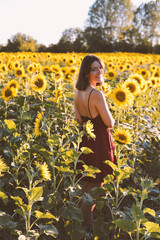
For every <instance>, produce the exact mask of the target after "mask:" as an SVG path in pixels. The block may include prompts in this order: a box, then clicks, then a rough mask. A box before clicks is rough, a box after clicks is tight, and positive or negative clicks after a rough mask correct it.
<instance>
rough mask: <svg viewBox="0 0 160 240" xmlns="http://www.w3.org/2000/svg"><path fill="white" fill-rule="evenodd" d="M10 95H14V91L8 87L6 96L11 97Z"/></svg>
mask: <svg viewBox="0 0 160 240" xmlns="http://www.w3.org/2000/svg"><path fill="white" fill-rule="evenodd" d="M10 96H12V91H11V90H10V89H7V90H6V91H5V97H10Z"/></svg>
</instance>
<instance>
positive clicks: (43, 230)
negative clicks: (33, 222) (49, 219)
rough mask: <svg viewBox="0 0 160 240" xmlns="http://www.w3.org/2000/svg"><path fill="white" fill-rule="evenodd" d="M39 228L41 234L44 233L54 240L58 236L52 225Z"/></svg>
mask: <svg viewBox="0 0 160 240" xmlns="http://www.w3.org/2000/svg"><path fill="white" fill-rule="evenodd" d="M39 228H40V231H41V234H42V233H44V234H46V235H47V236H48V235H51V236H53V237H54V238H56V237H57V235H58V230H57V228H56V227H55V226H54V225H53V224H48V225H39Z"/></svg>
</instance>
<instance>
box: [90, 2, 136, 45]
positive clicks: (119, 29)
mask: <svg viewBox="0 0 160 240" xmlns="http://www.w3.org/2000/svg"><path fill="white" fill-rule="evenodd" d="M132 19H133V5H132V2H131V0H96V1H95V3H94V4H93V5H92V6H91V7H90V10H89V13H88V19H87V22H86V28H88V27H91V28H93V29H96V28H101V34H102V36H103V38H104V39H106V41H107V42H110V43H113V42H115V41H122V40H124V38H125V35H124V32H125V31H126V30H127V29H128V28H130V27H131V23H132Z"/></svg>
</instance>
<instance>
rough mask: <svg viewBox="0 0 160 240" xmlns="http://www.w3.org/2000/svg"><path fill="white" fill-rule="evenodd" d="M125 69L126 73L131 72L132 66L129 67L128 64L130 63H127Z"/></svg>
mask: <svg viewBox="0 0 160 240" xmlns="http://www.w3.org/2000/svg"><path fill="white" fill-rule="evenodd" d="M125 68H126V70H128V71H129V70H131V69H132V66H131V64H130V63H127V64H126V67H125Z"/></svg>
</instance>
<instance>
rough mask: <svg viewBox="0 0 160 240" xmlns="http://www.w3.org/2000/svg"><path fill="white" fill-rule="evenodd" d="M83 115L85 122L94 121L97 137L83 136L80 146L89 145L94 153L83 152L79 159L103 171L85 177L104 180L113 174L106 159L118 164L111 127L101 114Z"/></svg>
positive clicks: (99, 180)
mask: <svg viewBox="0 0 160 240" xmlns="http://www.w3.org/2000/svg"><path fill="white" fill-rule="evenodd" d="M93 90H94V89H93ZM93 90H92V91H93ZM92 91H91V92H90V94H89V98H88V110H89V99H90V95H91V93H92ZM89 113H90V110H89ZM90 115H91V114H90ZM81 117H82V120H83V122H84V123H85V122H87V121H88V120H91V122H92V123H93V128H94V134H95V135H96V138H95V140H94V139H92V138H88V137H87V136H86V135H84V136H83V137H82V142H81V144H80V148H81V147H88V148H90V149H91V150H92V151H93V153H89V154H81V156H80V158H79V159H80V160H83V161H84V163H85V164H86V165H88V166H90V165H92V166H94V167H96V168H98V169H99V170H100V171H101V172H100V173H96V178H91V177H85V179H86V180H88V181H91V182H103V178H104V177H105V176H106V175H108V174H112V168H111V167H110V166H109V165H107V164H106V163H104V161H106V160H110V161H112V162H113V163H115V164H116V157H115V155H114V143H113V140H112V136H111V132H110V129H109V128H107V127H106V125H105V124H104V122H103V120H102V119H101V116H100V115H99V114H98V115H97V116H96V117H95V118H92V117H91V118H89V117H84V116H81ZM78 168H80V169H83V166H82V164H78Z"/></svg>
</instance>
